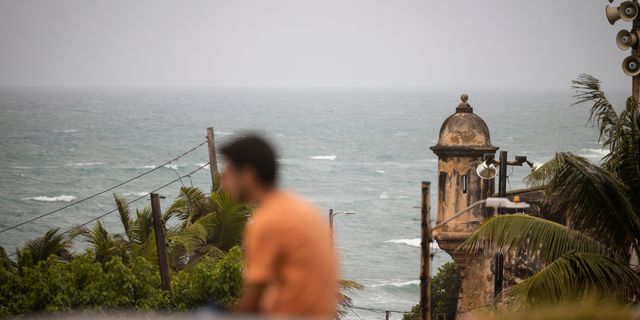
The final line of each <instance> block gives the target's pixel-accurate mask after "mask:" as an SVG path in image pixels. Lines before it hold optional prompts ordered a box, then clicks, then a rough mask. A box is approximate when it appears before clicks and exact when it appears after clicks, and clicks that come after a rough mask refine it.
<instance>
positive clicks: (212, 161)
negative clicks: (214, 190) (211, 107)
mask: <svg viewBox="0 0 640 320" xmlns="http://www.w3.org/2000/svg"><path fill="white" fill-rule="evenodd" d="M207 143H208V145H209V169H210V170H211V185H212V186H215V185H216V174H217V173H218V158H217V156H216V139H215V137H214V136H213V127H210V128H207Z"/></svg>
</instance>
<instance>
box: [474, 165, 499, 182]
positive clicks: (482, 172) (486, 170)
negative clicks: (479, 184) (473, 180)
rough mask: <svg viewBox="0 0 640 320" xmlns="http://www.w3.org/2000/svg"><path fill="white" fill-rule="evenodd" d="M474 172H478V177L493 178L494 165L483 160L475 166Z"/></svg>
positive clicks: (494, 172)
mask: <svg viewBox="0 0 640 320" xmlns="http://www.w3.org/2000/svg"><path fill="white" fill-rule="evenodd" d="M476 173H477V174H478V177H480V178H482V179H485V180H486V179H493V178H494V177H495V176H496V166H494V165H493V164H489V165H487V162H486V161H485V162H483V163H481V164H480V165H479V166H478V168H476Z"/></svg>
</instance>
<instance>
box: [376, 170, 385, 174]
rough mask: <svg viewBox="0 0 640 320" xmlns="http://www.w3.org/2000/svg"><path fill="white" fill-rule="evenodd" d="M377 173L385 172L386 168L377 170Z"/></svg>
mask: <svg viewBox="0 0 640 320" xmlns="http://www.w3.org/2000/svg"><path fill="white" fill-rule="evenodd" d="M376 172H377V173H384V172H385V171H384V170H376Z"/></svg>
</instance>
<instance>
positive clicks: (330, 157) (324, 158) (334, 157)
mask: <svg viewBox="0 0 640 320" xmlns="http://www.w3.org/2000/svg"><path fill="white" fill-rule="evenodd" d="M336 158H337V156H315V157H311V159H314V160H331V161H333V160H335V159H336Z"/></svg>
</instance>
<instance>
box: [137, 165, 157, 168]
mask: <svg viewBox="0 0 640 320" xmlns="http://www.w3.org/2000/svg"><path fill="white" fill-rule="evenodd" d="M155 168H156V166H153V165H151V166H142V167H140V169H155Z"/></svg>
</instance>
